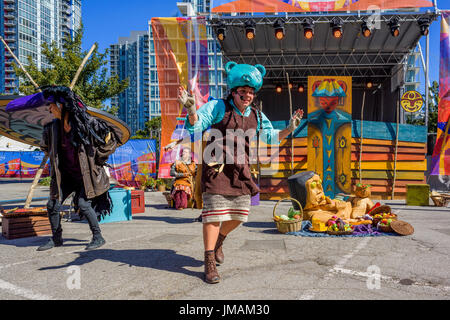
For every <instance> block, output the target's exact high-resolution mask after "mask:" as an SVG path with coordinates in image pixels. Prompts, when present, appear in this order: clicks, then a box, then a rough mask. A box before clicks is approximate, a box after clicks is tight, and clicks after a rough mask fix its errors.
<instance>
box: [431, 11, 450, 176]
mask: <svg viewBox="0 0 450 320" xmlns="http://www.w3.org/2000/svg"><path fill="white" fill-rule="evenodd" d="M449 23H450V11H443V12H442V20H441V61H440V75H439V77H440V81H439V110H438V123H437V138H436V145H435V147H434V150H433V155H432V157H431V163H432V172H431V174H432V175H450V136H449V131H450V121H449V120H450V119H449V118H450V61H449V59H450V39H449V36H450V28H449Z"/></svg>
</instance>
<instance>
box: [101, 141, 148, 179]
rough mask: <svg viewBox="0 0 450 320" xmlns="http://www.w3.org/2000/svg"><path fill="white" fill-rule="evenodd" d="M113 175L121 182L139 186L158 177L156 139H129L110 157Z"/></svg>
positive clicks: (109, 161)
mask: <svg viewBox="0 0 450 320" xmlns="http://www.w3.org/2000/svg"><path fill="white" fill-rule="evenodd" d="M108 163H109V164H110V165H111V167H112V169H110V174H111V176H112V177H113V178H114V179H116V180H117V181H119V182H120V183H122V184H124V185H127V186H132V187H139V186H141V185H142V184H143V183H145V182H146V181H148V179H149V178H155V177H156V141H155V140H153V139H136V140H128V142H127V143H125V144H124V145H122V146H120V147H119V148H117V149H116V151H115V152H114V153H113V154H112V155H111V156H110V157H109V159H108Z"/></svg>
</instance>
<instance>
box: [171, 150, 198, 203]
mask: <svg viewBox="0 0 450 320" xmlns="http://www.w3.org/2000/svg"><path fill="white" fill-rule="evenodd" d="M195 172H196V165H195V163H194V162H193V161H192V156H191V149H189V148H187V147H183V148H182V151H181V159H180V160H176V161H175V162H174V163H173V164H172V166H171V168H170V175H171V176H172V177H175V182H174V184H173V189H172V198H173V201H174V206H175V209H177V210H183V209H186V208H187V207H188V201H189V200H191V199H192V198H193V195H194V177H195Z"/></svg>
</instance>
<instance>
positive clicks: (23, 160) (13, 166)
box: [0, 151, 50, 178]
mask: <svg viewBox="0 0 450 320" xmlns="http://www.w3.org/2000/svg"><path fill="white" fill-rule="evenodd" d="M42 159H44V153H43V152H41V151H0V177H2V178H33V177H34V175H35V174H36V171H37V169H39V166H40V164H41V162H42ZM49 163H50V161H47V164H46V166H45V168H44V171H43V173H42V176H43V177H45V176H48V174H49Z"/></svg>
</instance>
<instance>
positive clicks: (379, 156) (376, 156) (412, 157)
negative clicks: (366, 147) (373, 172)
mask: <svg viewBox="0 0 450 320" xmlns="http://www.w3.org/2000/svg"><path fill="white" fill-rule="evenodd" d="M424 157H425V156H424V155H423V154H409V153H398V154H397V161H422V160H423V159H424ZM361 158H362V159H361V160H362V161H363V162H364V161H394V160H395V154H393V153H364V152H363V154H362V157H361ZM352 161H356V162H358V161H359V152H352Z"/></svg>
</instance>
